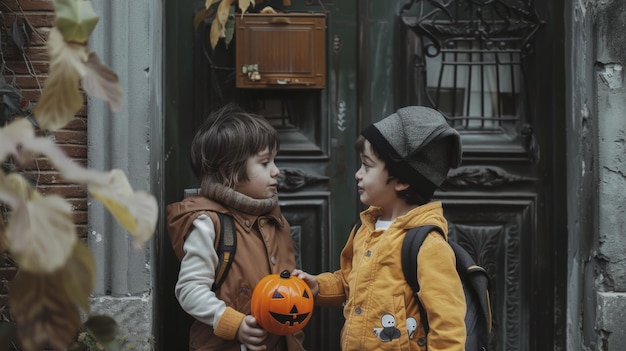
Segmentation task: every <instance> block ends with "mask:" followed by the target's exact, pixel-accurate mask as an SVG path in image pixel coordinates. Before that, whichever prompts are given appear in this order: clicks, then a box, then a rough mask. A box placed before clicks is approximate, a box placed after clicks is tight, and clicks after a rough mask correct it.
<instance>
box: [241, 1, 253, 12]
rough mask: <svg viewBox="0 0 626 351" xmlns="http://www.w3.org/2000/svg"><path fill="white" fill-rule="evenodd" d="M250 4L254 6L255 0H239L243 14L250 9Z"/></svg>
mask: <svg viewBox="0 0 626 351" xmlns="http://www.w3.org/2000/svg"><path fill="white" fill-rule="evenodd" d="M250 5H252V7H254V0H239V9H240V10H241V14H242V15H243V14H244V13H246V11H248V8H250Z"/></svg>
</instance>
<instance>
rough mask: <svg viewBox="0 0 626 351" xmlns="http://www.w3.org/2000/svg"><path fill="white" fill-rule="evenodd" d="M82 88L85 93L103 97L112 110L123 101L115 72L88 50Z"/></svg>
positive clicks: (116, 108) (115, 109)
mask: <svg viewBox="0 0 626 351" xmlns="http://www.w3.org/2000/svg"><path fill="white" fill-rule="evenodd" d="M85 67H86V72H85V75H84V76H83V89H84V90H85V92H87V94H89V95H91V96H95V97H98V98H101V99H103V100H104V101H106V102H107V103H108V104H109V108H110V109H111V111H113V112H117V111H119V109H120V108H121V107H122V103H123V101H124V92H123V91H122V87H121V86H120V80H119V78H118V77H117V74H116V73H115V72H113V70H111V68H109V67H108V66H107V65H105V64H103V63H102V62H101V61H100V59H99V58H98V55H96V54H95V53H94V52H90V53H89V56H88V59H87V62H86V63H85Z"/></svg>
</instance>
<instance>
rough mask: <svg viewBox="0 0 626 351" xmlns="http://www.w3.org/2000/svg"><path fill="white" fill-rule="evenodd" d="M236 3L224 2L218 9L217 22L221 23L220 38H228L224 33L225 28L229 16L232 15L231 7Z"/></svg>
mask: <svg viewBox="0 0 626 351" xmlns="http://www.w3.org/2000/svg"><path fill="white" fill-rule="evenodd" d="M234 1H235V0H222V2H220V5H219V6H218V7H217V16H216V17H215V20H217V21H218V22H219V23H220V38H224V37H225V36H226V34H225V33H224V27H225V26H226V21H228V15H230V6H231V5H232V4H233V3H234ZM215 20H214V21H215Z"/></svg>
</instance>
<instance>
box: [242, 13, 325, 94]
mask: <svg viewBox="0 0 626 351" xmlns="http://www.w3.org/2000/svg"><path fill="white" fill-rule="evenodd" d="M235 17H236V19H235V41H236V43H237V44H236V59H235V73H236V75H237V76H236V87H237V88H252V89H322V88H324V86H325V84H326V15H325V14H323V13H281V14H244V15H243V16H241V15H236V16H235Z"/></svg>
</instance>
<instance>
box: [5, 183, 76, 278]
mask: <svg viewBox="0 0 626 351" xmlns="http://www.w3.org/2000/svg"><path fill="white" fill-rule="evenodd" d="M16 176H19V175H17V174H16ZM33 192H34V191H33ZM8 222H9V223H8V225H7V229H6V235H7V240H8V242H9V251H10V252H11V254H12V255H13V257H14V258H15V260H16V261H17V262H18V266H19V267H20V269H22V270H27V271H30V272H53V271H55V270H57V269H58V268H60V267H61V266H63V265H64V264H65V262H67V259H68V257H69V256H70V254H71V253H72V249H73V247H74V244H75V243H76V240H77V239H76V228H75V227H74V222H73V220H72V206H71V205H70V204H69V203H68V202H67V201H66V200H65V199H63V198H62V197H60V196H57V195H48V196H33V197H32V198H31V199H29V200H27V201H24V202H22V204H21V205H20V206H18V207H17V208H14V209H13V211H12V212H11V214H10V217H9V220H8Z"/></svg>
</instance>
